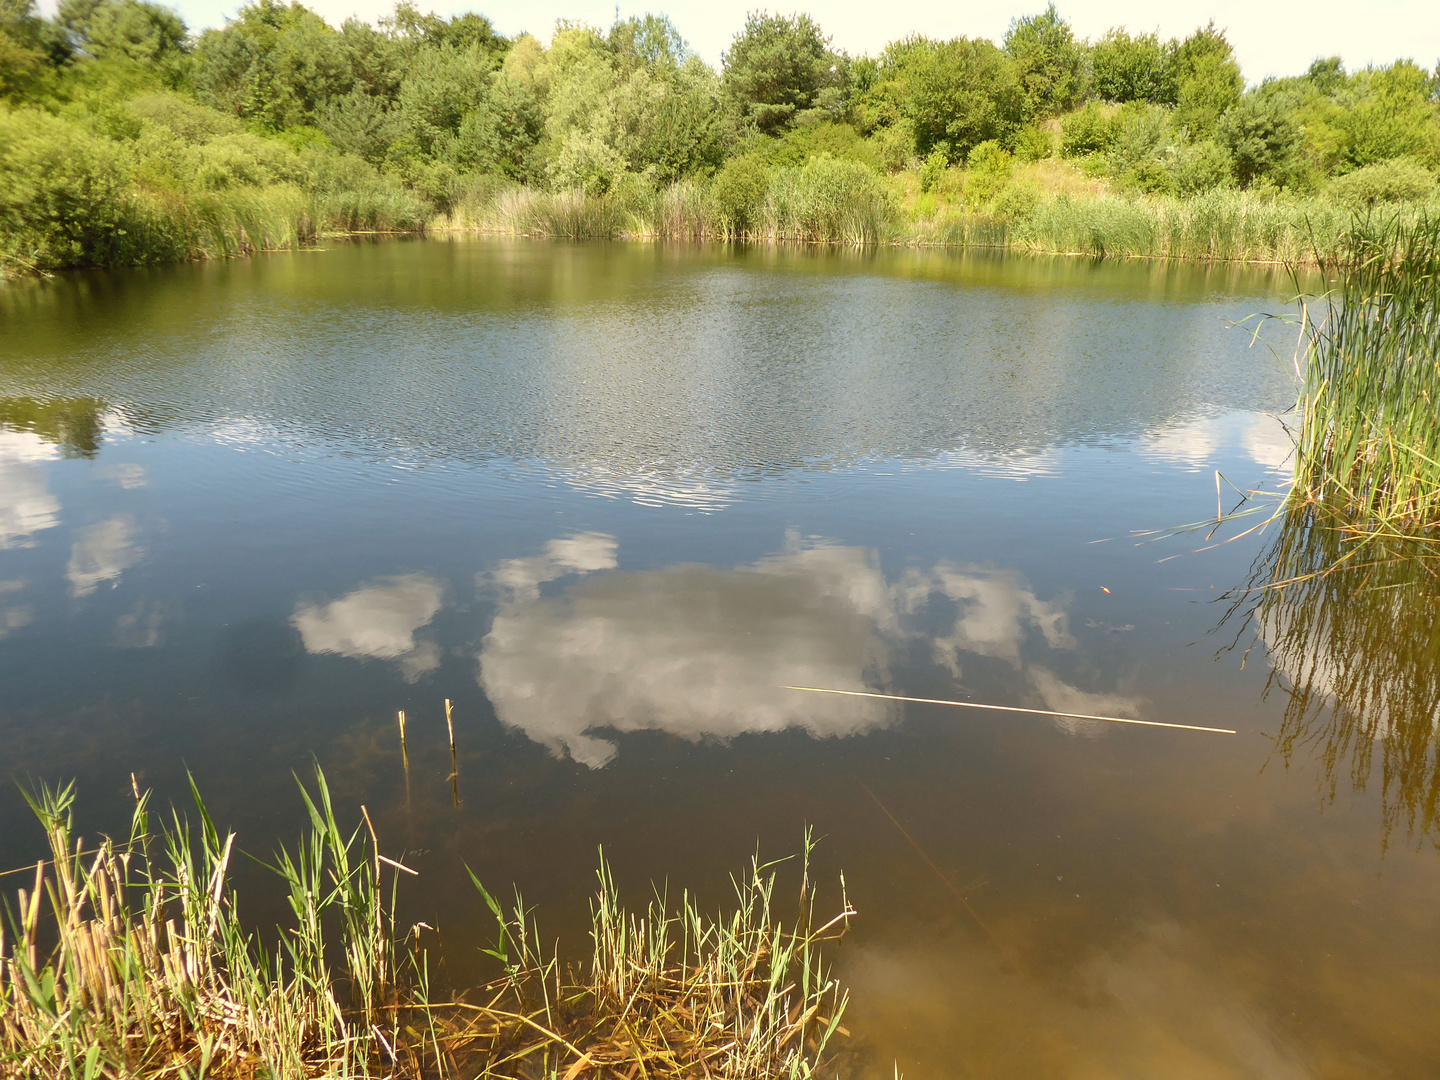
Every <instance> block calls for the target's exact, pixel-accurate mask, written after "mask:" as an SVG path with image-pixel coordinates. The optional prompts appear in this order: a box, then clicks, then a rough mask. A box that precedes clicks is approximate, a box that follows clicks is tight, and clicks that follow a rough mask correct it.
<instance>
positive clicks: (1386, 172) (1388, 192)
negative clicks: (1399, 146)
mask: <svg viewBox="0 0 1440 1080" xmlns="http://www.w3.org/2000/svg"><path fill="white" fill-rule="evenodd" d="M1330 193H1331V194H1332V195H1334V196H1335V197H1336V198H1338V199H1339V200H1341V201H1342V202H1344V203H1347V204H1349V205H1353V206H1374V205H1375V204H1376V203H1387V202H1402V201H1404V200H1407V199H1423V198H1425V197H1427V196H1431V195H1434V194H1436V179H1435V174H1434V173H1433V172H1431V171H1430V170H1429V169H1427V168H1426V167H1425V166H1424V165H1421V164H1420V163H1419V162H1418V161H1416V160H1414V159H1413V158H1395V159H1392V160H1390V161H1381V162H1378V163H1377V164H1374V165H1367V166H1365V168H1363V169H1356V170H1355V171H1354V172H1352V173H1346V174H1345V175H1344V176H1341V177H1337V178H1336V179H1335V180H1333V181H1331V183H1330Z"/></svg>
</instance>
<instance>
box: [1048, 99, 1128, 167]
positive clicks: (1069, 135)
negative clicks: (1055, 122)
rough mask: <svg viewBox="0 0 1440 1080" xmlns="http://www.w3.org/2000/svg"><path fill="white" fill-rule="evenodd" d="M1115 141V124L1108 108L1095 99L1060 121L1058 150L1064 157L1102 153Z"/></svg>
mask: <svg viewBox="0 0 1440 1080" xmlns="http://www.w3.org/2000/svg"><path fill="white" fill-rule="evenodd" d="M1114 141H1115V124H1114V121H1113V119H1112V117H1111V116H1110V112H1109V110H1107V109H1106V108H1105V107H1104V106H1103V105H1101V104H1100V103H1099V102H1097V101H1089V102H1086V103H1085V107H1084V108H1083V109H1080V110H1078V111H1077V112H1073V113H1070V114H1069V115H1067V116H1065V117H1063V118H1062V119H1061V121H1060V150H1061V153H1063V154H1064V155H1065V156H1066V157H1085V156H1087V155H1090V154H1103V153H1105V151H1107V150H1109V149H1110V144H1111V143H1113V142H1114Z"/></svg>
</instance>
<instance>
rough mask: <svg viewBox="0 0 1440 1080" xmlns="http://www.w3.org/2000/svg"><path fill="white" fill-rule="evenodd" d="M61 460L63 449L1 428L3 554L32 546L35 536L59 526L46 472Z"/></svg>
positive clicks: (0, 530) (27, 433)
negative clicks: (6, 550)
mask: <svg viewBox="0 0 1440 1080" xmlns="http://www.w3.org/2000/svg"><path fill="white" fill-rule="evenodd" d="M58 457H60V449H59V448H58V447H57V446H55V445H54V444H52V443H49V442H46V441H45V440H44V439H42V438H41V437H40V436H39V435H36V434H35V433H34V432H31V431H10V430H8V429H6V428H0V550H3V549H5V548H13V547H26V546H29V544H30V543H31V542H32V541H31V540H30V537H31V536H32V535H33V534H34V533H37V532H40V531H41V530H43V529H50V528H54V527H55V525H56V524H57V523H58V522H59V520H60V518H59V515H60V501H59V500H58V499H56V498H55V496H54V495H52V494H50V490H49V484H48V478H47V476H46V468H45V463H46V462H48V461H52V460H54V459H56V458H58Z"/></svg>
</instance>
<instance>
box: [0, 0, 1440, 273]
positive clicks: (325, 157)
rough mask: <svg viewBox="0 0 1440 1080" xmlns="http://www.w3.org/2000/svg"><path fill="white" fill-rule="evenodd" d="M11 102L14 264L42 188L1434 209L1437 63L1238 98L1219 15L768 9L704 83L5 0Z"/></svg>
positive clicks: (247, 22)
mask: <svg viewBox="0 0 1440 1080" xmlns="http://www.w3.org/2000/svg"><path fill="white" fill-rule="evenodd" d="M0 102H3V104H0V250H3V249H4V247H5V243H6V241H4V239H3V237H4V236H5V235H7V234H8V235H9V236H10V237H11V238H12V239H11V241H10V244H9V246H10V248H11V249H12V250H15V251H18V250H19V249H18V248H17V247H16V242H15V241H14V237H16V236H19V235H21V234H22V233H25V232H26V230H30V231H33V230H34V229H35V228H38V227H39V226H37V225H36V224H35V222H34V221H33V220H31V218H33V216H34V215H33V213H31V211H33V210H34V204H37V201H38V202H44V203H47V207H48V208H47V209H46V210H45V213H46V214H49V215H50V217H51V219H54V215H55V214H56V213H60V214H62V215H63V213H67V212H69V211H68V210H67V209H66V207H67V206H68V205H69V203H72V202H75V201H78V200H81V199H83V198H85V197H87V196H86V195H85V192H89V193H90V195H98V196H100V197H101V200H102V201H103V200H104V197H107V196H106V193H107V192H112V193H113V192H119V191H120V190H121V189H126V190H128V191H130V192H131V194H132V196H133V197H135V198H143V199H147V200H149V203H148V205H150V207H151V212H152V215H153V214H155V213H159V212H160V211H159V210H156V209H155V207H156V206H157V205H158V202H163V201H164V199H166V198H170V199H171V200H172V202H174V201H175V200H184V199H185V198H187V197H190V196H193V195H195V194H196V193H207V192H209V193H215V192H226V191H229V192H238V191H242V190H249V189H253V190H259V189H267V188H271V187H274V186H276V185H289V186H291V187H294V188H297V189H300V190H303V191H306V192H309V193H311V194H314V193H320V194H323V195H325V196H326V198H328V199H329V200H330V201H329V203H327V205H328V206H330V207H331V211H330V212H331V213H332V215H338V216H336V218H335V219H336V220H337V221H339V222H340V223H341V224H343V223H344V222H345V221H346V220H350V221H351V224H355V223H363V222H360V219H362V218H366V215H367V214H368V215H369V217H370V218H371V219H374V218H375V213H376V212H375V211H374V206H375V205H377V204H378V203H384V205H385V206H388V207H389V208H390V210H389V211H387V213H388V214H389V217H388V218H387V220H389V221H391V223H392V224H393V223H394V220H395V219H400V218H403V219H406V220H409V219H412V218H413V219H415V220H421V219H424V218H425V217H426V216H427V215H431V214H436V213H447V212H449V211H450V210H451V209H452V208H453V207H454V206H455V204H456V203H457V201H461V200H463V199H465V198H466V197H467V194H468V193H473V192H474V191H476V190H478V189H482V188H483V189H485V190H494V189H495V188H496V187H497V186H498V185H523V186H526V187H530V188H535V189H542V190H546V191H551V192H559V191H572V190H579V191H583V192H584V193H586V194H587V195H590V196H604V195H606V194H608V193H612V192H617V191H636V190H651V191H654V190H657V189H660V188H663V187H664V186H666V185H671V184H674V183H676V182H678V181H682V180H698V181H703V182H705V183H709V184H714V185H718V190H719V191H720V192H721V193H722V194H725V197H726V198H727V199H729V202H730V203H731V204H733V213H734V214H736V215H739V216H741V217H743V216H744V214H745V213H746V209H745V207H746V206H747V205H750V206H751V207H752V209H753V205H754V200H755V198H757V197H758V196H757V195H756V192H757V191H760V190H761V189H763V188H765V187H766V185H768V184H769V183H770V178H771V177H772V176H773V174H774V172H775V170H777V169H783V168H786V167H795V166H799V165H803V164H804V163H805V162H807V161H811V160H814V159H816V158H822V157H823V158H829V159H832V160H838V161H844V162H848V163H852V164H853V165H855V166H857V167H860V168H863V169H865V170H868V171H869V172H871V173H873V174H875V176H876V177H879V178H882V179H883V178H886V177H890V178H895V177H904V176H908V177H911V178H913V181H914V184H915V185H918V187H919V189H921V191H922V192H928V191H932V190H940V191H943V190H944V189H945V185H946V181H947V177H948V176H949V175H950V174H951V173H952V172H953V171H955V170H958V169H962V168H966V167H969V168H971V169H975V168H980V169H981V171H985V169H989V170H990V171H991V172H993V171H995V169H994V166H995V163H996V162H1002V163H1003V162H1016V163H1025V162H1036V161H1042V160H1047V159H1060V160H1063V161H1067V162H1069V164H1070V165H1071V166H1072V167H1073V168H1074V169H1075V170H1077V171H1078V172H1079V173H1081V174H1083V175H1084V176H1086V177H1090V178H1095V179H1098V180H1102V181H1103V182H1104V183H1106V184H1107V185H1109V186H1110V187H1112V188H1113V189H1115V190H1117V191H1123V192H1132V193H1136V194H1139V195H1171V196H1179V197H1187V196H1194V195H1198V194H1201V193H1204V192H1207V191H1211V190H1215V189H1222V188H1235V189H1245V190H1252V191H1256V192H1260V193H1264V194H1266V195H1274V196H1276V197H1285V196H1314V195H1317V194H1321V193H1324V192H1327V191H1330V190H1332V189H1333V190H1334V191H1336V192H1340V193H1347V194H1348V196H1349V197H1352V198H1358V199H1361V200H1364V201H1372V202H1373V201H1375V200H1386V199H1406V198H1412V199H1413V198H1424V197H1428V196H1432V195H1433V194H1434V192H1435V182H1436V181H1435V175H1436V171H1437V169H1440V64H1437V65H1436V67H1435V68H1434V69H1433V70H1431V69H1427V68H1425V67H1423V66H1421V65H1420V64H1417V63H1415V62H1413V61H1411V60H1399V61H1397V62H1395V63H1393V64H1390V65H1388V66H1381V67H1367V68H1364V69H1361V70H1357V71H1353V72H1347V71H1346V70H1345V68H1344V66H1343V64H1342V63H1341V62H1340V60H1339V59H1338V58H1335V57H1331V58H1326V59H1318V60H1316V61H1315V62H1314V63H1313V64H1312V65H1311V66H1310V68H1309V69H1308V70H1307V71H1306V72H1305V73H1304V74H1301V75H1297V76H1293V77H1288V78H1275V79H1267V80H1265V81H1264V82H1262V83H1260V84H1258V85H1254V86H1249V87H1247V85H1246V81H1245V79H1244V77H1243V74H1242V72H1241V70H1240V66H1239V64H1238V63H1237V61H1236V59H1235V55H1234V51H1233V49H1232V48H1231V46H1230V43H1229V42H1228V41H1227V39H1226V36H1225V34H1224V32H1223V31H1222V30H1220V29H1217V28H1216V27H1215V26H1214V25H1213V24H1211V25H1208V26H1205V27H1201V28H1198V29H1197V30H1196V31H1195V32H1194V33H1192V34H1190V35H1189V36H1187V37H1185V38H1183V39H1170V40H1165V39H1162V38H1160V37H1159V36H1157V35H1156V34H1153V33H1141V34H1132V33H1130V32H1129V31H1127V30H1125V29H1123V28H1117V29H1114V30H1111V31H1110V32H1109V33H1107V34H1106V35H1104V36H1103V37H1102V38H1100V39H1099V40H1097V41H1086V40H1082V39H1080V38H1077V37H1076V36H1075V34H1074V32H1073V29H1072V28H1071V26H1070V25H1069V23H1067V22H1066V21H1065V20H1064V19H1063V18H1062V17H1061V16H1060V14H1059V13H1058V12H1057V10H1056V9H1055V7H1054V6H1053V5H1052V6H1050V7H1048V8H1046V9H1045V10H1044V11H1043V12H1041V13H1039V14H1036V15H1033V16H1028V17H1025V18H1020V19H1016V20H1015V21H1014V22H1013V23H1012V24H1011V26H1010V28H1009V30H1008V31H1007V33H1006V34H1005V35H1004V38H1003V40H1002V41H1000V42H999V43H998V44H997V43H995V42H992V41H989V40H986V39H982V38H963V37H962V38H954V39H951V40H943V41H942V40H936V39H932V38H927V37H921V36H912V37H909V38H905V39H904V40H901V41H896V42H893V43H892V44H890V45H889V46H887V47H886V48H885V49H884V50H883V51H882V52H880V53H879V55H877V56H861V57H852V56H849V55H847V54H845V53H844V52H843V51H840V50H837V49H835V48H834V47H833V46H832V43H831V40H830V39H829V38H828V37H827V36H826V35H825V34H824V32H823V30H822V29H821V27H820V26H819V25H818V24H817V23H816V22H815V21H814V20H813V19H812V18H810V17H809V16H807V15H803V14H796V15H789V16H786V15H776V14H769V13H764V12H761V13H755V14H752V15H750V16H749V17H748V18H747V20H746V22H745V25H744V26H743V27H742V28H740V30H739V31H738V32H737V33H736V34H735V36H734V39H733V41H732V42H731V44H730V47H729V48H728V49H727V50H726V52H725V53H724V55H723V58H722V63H721V65H720V67H719V70H716V69H714V68H712V67H711V66H710V65H708V64H706V63H705V62H703V61H702V60H701V59H700V58H698V57H697V56H696V55H695V54H694V53H693V51H692V50H691V49H690V48H689V47H688V46H687V44H686V42H685V40H684V39H683V38H682V37H681V35H680V34H679V32H678V31H677V30H676V28H675V27H674V25H673V24H672V23H671V22H670V21H669V20H668V19H667V18H665V17H664V16H655V15H646V16H643V17H633V18H624V19H618V20H617V21H616V22H615V23H614V25H612V26H611V27H609V28H608V29H599V28H596V27H591V26H586V25H581V24H575V23H565V22H561V23H560V24H558V25H557V27H556V28H555V30H554V32H553V34H552V35H551V36H550V38H549V40H548V42H546V41H542V40H540V39H539V38H538V37H536V36H533V35H531V34H521V35H519V36H516V37H514V38H506V37H505V36H503V35H501V34H499V33H497V32H496V31H495V28H494V26H493V24H492V23H491V22H490V20H488V19H487V18H485V17H484V16H483V15H479V14H473V13H470V14H463V15H458V16H456V17H454V18H442V17H439V16H436V15H433V14H422V13H421V12H420V11H419V9H417V8H416V7H415V6H414V5H413V4H412V3H410V2H408V0H406V2H402V3H401V4H399V6H397V7H396V8H395V9H394V11H393V12H392V13H391V14H390V15H389V16H388V17H386V18H384V19H382V20H380V21H379V22H378V23H377V24H375V25H371V24H369V23H365V22H362V21H359V20H356V19H351V20H349V21H347V22H345V23H344V24H343V25H342V26H340V27H338V28H336V27H332V26H330V25H329V24H328V23H326V22H325V20H323V19H322V18H321V17H320V16H318V15H317V14H315V13H314V12H313V11H311V10H309V9H308V8H306V7H304V6H302V5H301V4H299V3H290V4H284V3H281V2H279V0H256V2H254V3H251V4H249V5H247V6H245V7H243V8H242V9H241V10H240V11H239V13H238V15H237V16H236V17H235V18H234V19H233V20H232V21H230V22H228V23H227V24H226V25H225V26H224V27H223V28H217V29H209V30H205V31H203V32H200V33H198V34H194V33H191V32H189V30H188V29H187V28H186V26H185V25H184V23H183V22H182V21H181V19H180V18H179V16H178V15H176V14H175V13H174V12H173V11H171V10H170V9H168V8H165V7H162V6H160V5H158V4H155V3H151V2H149V0H61V3H60V5H59V7H58V9H57V11H56V13H55V15H54V16H52V17H49V18H45V17H41V16H40V15H38V14H37V12H36V9H35V7H34V4H33V0H0ZM62 151H63V153H62ZM62 159H63V160H62ZM47 174H49V175H48V177H47ZM66 183H68V184H69V188H67V189H66V190H59V191H57V190H51V188H54V187H55V185H57V184H59V185H61V186H62V187H64V185H65V184H66ZM47 185H48V187H47ZM137 193H138V194H137ZM726 193H728V194H726ZM117 197H118V196H117ZM157 200H158V202H157ZM347 200H348V202H347ZM387 200H388V201H387ZM746 200H749V202H748V203H747V201H746ZM27 202H29V203H31V204H32V205H31V207H30V210H29V211H27V209H26V206H25V205H24V204H25V203H27ZM62 204H63V205H62ZM346 206H348V207H350V209H349V210H348V211H347V210H346V209H345V207H346ZM367 207H368V208H369V209H366V208H367ZM396 208H399V209H396ZM27 213H29V214H30V217H27ZM347 213H349V214H350V218H349V219H347V218H346V214H347ZM381 216H384V215H381ZM87 228H90V231H91V232H92V233H93V232H94V231H95V230H96V229H98V230H99V231H100V232H103V231H104V229H105V228H106V226H105V223H104V222H99V223H95V222H91V223H90V225H89V226H87ZM113 230H114V226H113V224H112V226H111V231H112V232H113ZM72 232H75V233H76V235H75V236H73V237H71V239H70V240H69V241H68V242H69V243H71V245H72V247H74V246H75V245H79V247H80V248H81V249H83V248H85V246H86V245H87V244H92V243H93V237H90V235H89V234H88V233H85V228H79V229H78V231H76V230H72ZM82 233H85V235H80V234H82ZM52 246H53V245H52ZM112 246H113V245H112ZM122 246H123V245H122ZM32 247H33V245H32ZM37 250H38V249H37ZM87 257H88V256H87ZM112 257H113V256H112ZM77 258H80V256H77ZM96 258H97V261H104V260H103V258H101V257H100V256H97V257H96ZM50 261H52V262H53V261H55V259H54V257H53V255H52V256H51V257H50ZM60 261H61V262H64V261H65V260H64V259H63V258H62V259H61V260H60ZM72 261H74V260H72ZM81 261H84V260H83V258H81Z"/></svg>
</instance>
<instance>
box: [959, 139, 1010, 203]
mask: <svg viewBox="0 0 1440 1080" xmlns="http://www.w3.org/2000/svg"><path fill="white" fill-rule="evenodd" d="M965 164H966V167H967V169H968V174H967V176H966V178H965V200H966V201H967V202H968V203H970V204H971V205H972V206H976V207H979V206H984V205H986V204H987V203H989V202H990V201H991V200H993V199H994V198H995V197H996V196H998V195H999V194H1000V193H1001V192H1002V191H1003V190H1005V188H1006V186H1007V185H1008V184H1009V183H1010V176H1011V173H1012V172H1013V170H1014V160H1013V158H1012V157H1011V155H1010V152H1009V151H1008V150H1006V149H1005V148H1004V147H1002V146H1001V145H1000V144H999V143H998V142H995V141H994V140H993V139H992V140H988V141H986V142H983V143H980V144H979V145H978V146H976V147H974V148H973V149H972V150H971V151H970V156H969V157H968V158H967V159H966V162H965Z"/></svg>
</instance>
